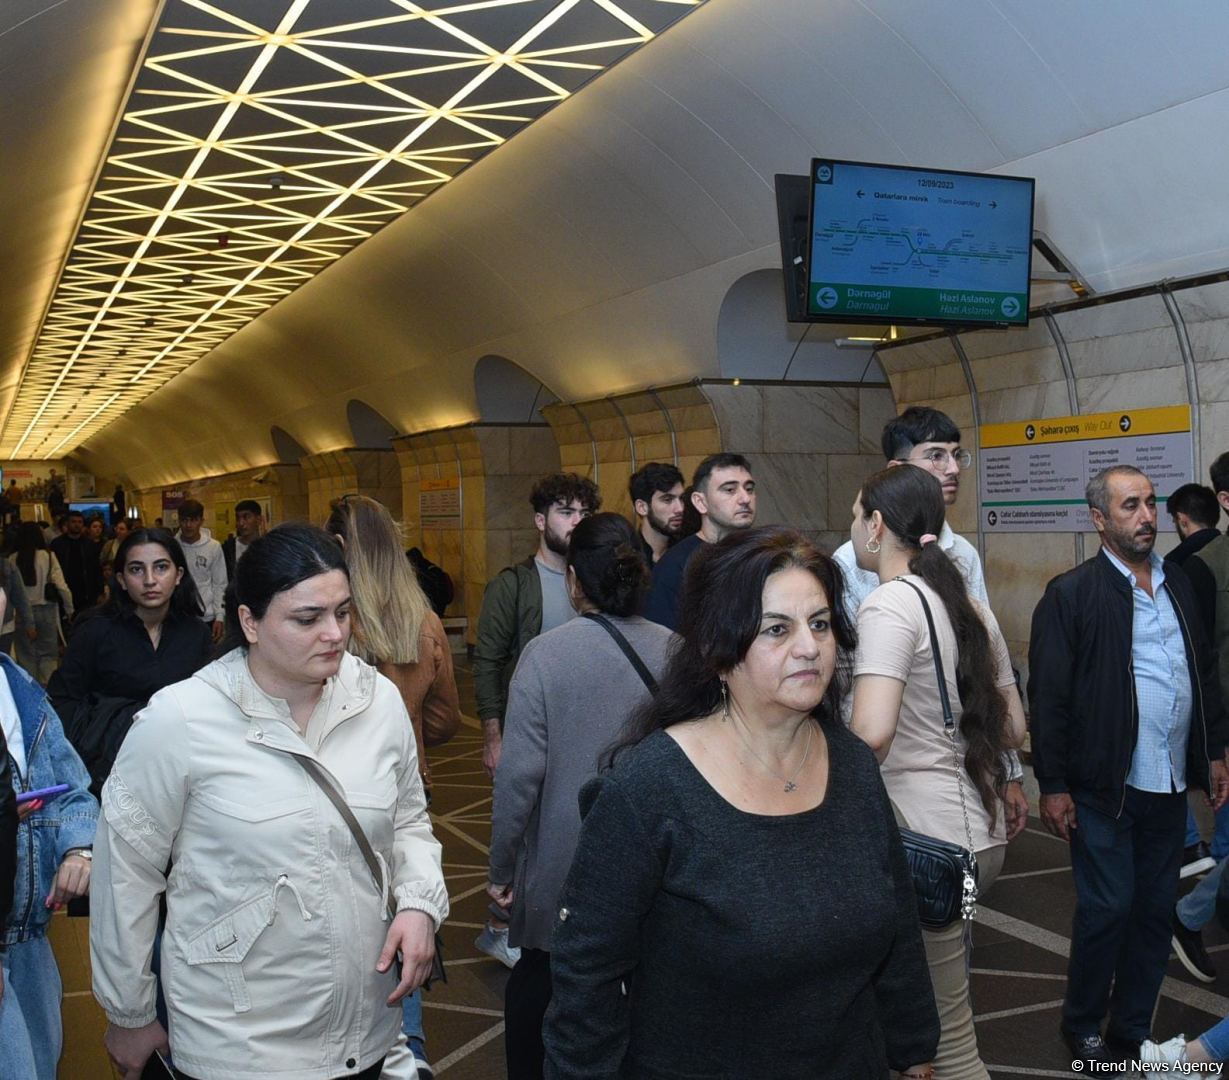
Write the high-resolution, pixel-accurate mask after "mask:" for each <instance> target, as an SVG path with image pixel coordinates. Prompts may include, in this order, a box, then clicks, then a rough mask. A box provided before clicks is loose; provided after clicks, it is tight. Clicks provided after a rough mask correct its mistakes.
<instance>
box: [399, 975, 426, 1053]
mask: <svg viewBox="0 0 1229 1080" xmlns="http://www.w3.org/2000/svg"><path fill="white" fill-rule="evenodd" d="M401 1030H402V1031H404V1032H405V1037H406V1038H407V1039H409V1040H410V1049H411V1050H414V1049H415V1046H414V1040H415V1039H417V1040H418V1045H419V1048H421V1046H422V1045H423V1044H424V1043H425V1042H426V1037H425V1036H424V1035H423V1033H422V991H421V990H415V991H414V993H412V994H406V996H405V997H403V998H402V999H401ZM415 1056H417V1055H415Z"/></svg>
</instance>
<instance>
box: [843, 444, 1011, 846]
mask: <svg viewBox="0 0 1229 1080" xmlns="http://www.w3.org/2000/svg"><path fill="white" fill-rule="evenodd" d="M876 510H878V511H879V513H880V514H881V515H882V517H883V523H884V525H885V526H887V529H888V531H889V532H890V533H891V534H892V535H893V536H894V537H896V540H897V543H899V544H900V545H901V546H902V547H903V548H904V549H905V550H906V551H908V552H909V572H910V573H913V574H916V575H917V576H918V577H920V578H921V579H922V580H923V581H924V582H926V584H927V585H929V586H930V587H931V588H932V589H934V591H935V592H936V593H938V594H939V599H940V600H942V601H943V608H944V610H945V611H946V613H947V617H948V620H949V621H950V622H951V624H952V631H953V632H954V633H955V635H956V651H957V660H956V689H957V691H958V693H959V694H960V710H961V712H960V733H961V734H962V735H963V736H964V738H965V744H966V749H965V756H964V761H965V768H966V769H967V770H968V773H969V777H970V779H972V781H973V783H974V785H975V786H976V787H977V791H978V794H980V795H981V801H982V805H983V806H985V808H986V811H987V813H989V815H990V822H991V825H992V826H993V824H994V823H995V821H996V820H997V819H998V795H997V789H998V788H999V787H1000V786H1001V785H1002V784H1003V783H1004V782H1005V781H1006V779H1007V774H1006V770H1005V768H1004V766H1003V757H1002V755H1003V751H1004V750H1006V749H1007V741H1006V731H1007V704H1006V702H1004V700H1003V695H1002V693H1001V692H1000V690H999V688H998V687H997V686H996V685H995V676H996V670H995V660H994V650H993V649H992V648H991V645H990V634H989V632H988V631H987V630H986V624H985V623H984V622H983V621H982V618H981V615H980V614H979V613H978V611H977V608H975V607H974V606H973V602H972V601H971V600H970V599H969V593H968V589H967V588H966V587H965V583H964V578H963V577H962V576H961V574H960V571H959V569H957V567H956V564H955V563H953V562H952V560H951V558H950V557H949V556H948V554H947V552H946V551H944V550H943V549H942V548H941V547H940V546H939V545H938V544H937V543H930V544H927V545H926V546H925V547H923V546H922V545H921V538H922V537H923V536H925V535H927V533H930V534H932V535H934V536H938V535H939V533H940V532H941V531H942V529H943V518H944V508H943V488H942V486H941V485H940V484H939V481H938V480H937V479H936V478H935V477H934V476H933V475H932V474H931V473H929V472H927V471H926V470H925V469H918V468H913V467H905V466H901V467H898V468H894V469H884V470H883V471H881V472H877V473H875V475H874V476H871V477H868V478H867V479H866V480H865V481H864V482H863V484H862V513H863V515H864V516H865V517H868V518H869V517H870V516H871V514H873V513H874V512H875V511H876ZM927 674H928V676H930V675H931V673H930V672H928V673H927Z"/></svg>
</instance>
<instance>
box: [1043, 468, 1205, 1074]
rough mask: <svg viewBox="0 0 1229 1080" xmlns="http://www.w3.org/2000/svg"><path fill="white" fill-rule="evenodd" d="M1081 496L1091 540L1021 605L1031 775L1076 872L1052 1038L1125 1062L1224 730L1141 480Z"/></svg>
mask: <svg viewBox="0 0 1229 1080" xmlns="http://www.w3.org/2000/svg"><path fill="white" fill-rule="evenodd" d="M1086 495H1087V499H1088V506H1089V512H1090V515H1091V517H1092V523H1093V525H1094V527H1095V528H1096V530H1097V532H1098V533H1099V534H1100V537H1101V550H1100V552H1098V554H1097V555H1096V556H1094V557H1093V558H1091V559H1089V560H1088V561H1086V562H1084V563H1083V564H1081V565H1080V566H1077V567H1076V568H1075V569H1074V570H1069V571H1068V572H1067V573H1065V574H1060V575H1059V576H1058V577H1056V578H1055V579H1054V580H1053V581H1051V582H1050V583H1049V585H1048V586H1047V587H1046V591H1045V595H1044V596H1043V597H1042V600H1041V602H1040V603H1039V604H1038V605H1037V609H1036V611H1034V612H1033V626H1032V634H1031V636H1030V642H1029V685H1028V692H1029V700H1030V703H1031V705H1032V715H1031V718H1030V729H1031V733H1032V750H1033V770H1034V772H1035V773H1036V776H1037V782H1038V784H1039V786H1040V788H1041V819H1042V822H1043V823H1044V824H1045V826H1046V828H1047V829H1049V830H1050V832H1052V833H1053V834H1054V835H1055V836H1059V837H1061V838H1062V839H1063V840H1067V841H1068V842H1069V843H1070V844H1071V868H1072V873H1073V876H1074V878H1075V889H1076V908H1075V925H1074V928H1073V930H1072V934H1071V956H1070V962H1069V965H1068V968H1067V993H1066V998H1065V1000H1064V1002H1063V1014H1062V1017H1063V1018H1062V1036H1063V1038H1064V1040H1065V1041H1066V1043H1067V1045H1068V1047H1069V1048H1070V1050H1071V1053H1072V1056H1073V1057H1075V1058H1079V1059H1081V1060H1082V1061H1084V1062H1098V1063H1101V1062H1123V1061H1138V1060H1139V1052H1140V1043H1141V1042H1143V1041H1144V1040H1145V1039H1149V1038H1151V1031H1150V1026H1151V1023H1152V1012H1153V1009H1154V1007H1155V1005H1156V999H1157V994H1158V993H1159V992H1160V988H1161V981H1162V979H1163V978H1164V976H1165V964H1166V961H1167V960H1168V957H1169V939H1170V932H1171V919H1172V917H1173V908H1174V903H1175V901H1176V900H1177V893H1178V873H1179V869H1180V867H1181V864H1182V844H1183V839H1184V832H1185V820H1186V789H1187V786H1188V785H1192V786H1194V787H1198V788H1201V789H1203V790H1204V791H1206V792H1208V793H1209V801H1210V802H1211V803H1212V805H1213V806H1215V807H1219V806H1221V805H1222V804H1223V803H1224V802H1225V800H1226V798H1227V797H1229V771H1227V770H1226V767H1225V762H1224V755H1225V744H1226V739H1227V737H1229V728H1227V725H1226V718H1225V714H1224V711H1223V709H1222V706H1221V695H1220V687H1219V684H1218V682H1217V678H1216V660H1215V657H1214V655H1213V653H1212V648H1211V644H1210V643H1209V641H1208V638H1207V633H1206V631H1205V629H1204V626H1203V623H1202V622H1201V620H1200V618H1199V616H1198V609H1197V606H1196V602H1195V595H1194V590H1193V589H1192V588H1191V584H1190V582H1189V581H1188V580H1187V578H1186V576H1185V575H1184V574H1183V573H1182V571H1181V570H1180V569H1179V568H1178V567H1176V566H1173V565H1172V564H1169V565H1166V564H1165V563H1163V562H1162V560H1161V558H1160V556H1159V555H1157V554H1156V553H1155V552H1154V551H1153V546H1154V545H1155V543H1156V493H1155V491H1154V490H1153V487H1152V482H1151V481H1150V480H1149V479H1148V477H1147V476H1145V475H1144V474H1143V473H1142V472H1140V471H1139V470H1138V469H1136V468H1133V467H1132V466H1129V465H1115V466H1113V467H1111V468H1108V469H1104V470H1102V471H1101V472H1100V473H1098V474H1097V475H1096V476H1095V477H1093V479H1092V480H1091V481H1090V482H1089V484H1088V488H1087V492H1086ZM1111 988H1112V992H1111ZM1107 1015H1108V1018H1109V1020H1108V1024H1107V1025H1106V1028H1105V1031H1104V1033H1103V1032H1102V1028H1101V1024H1102V1021H1103V1020H1105V1018H1106V1016H1107ZM1089 1068H1096V1066H1094V1065H1090V1066H1089Z"/></svg>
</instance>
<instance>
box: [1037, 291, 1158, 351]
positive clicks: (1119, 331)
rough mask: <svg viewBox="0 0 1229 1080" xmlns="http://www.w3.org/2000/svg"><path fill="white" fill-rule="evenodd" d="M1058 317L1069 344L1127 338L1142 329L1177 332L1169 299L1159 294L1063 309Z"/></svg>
mask: <svg viewBox="0 0 1229 1080" xmlns="http://www.w3.org/2000/svg"><path fill="white" fill-rule="evenodd" d="M1178 295H1182V294H1178ZM1054 319H1055V321H1056V322H1057V323H1058V329H1059V333H1061V334H1062V336H1063V339H1064V340H1065V341H1066V342H1067V344H1068V347H1070V346H1071V345H1072V344H1078V343H1079V342H1082V341H1089V340H1091V339H1093V338H1116V337H1123V336H1128V335H1131V334H1136V333H1139V332H1140V331H1142V330H1154V329H1167V330H1169V332H1170V333H1171V334H1172V333H1173V323H1172V322H1171V321H1170V319H1169V312H1167V311H1166V310H1165V301H1164V300H1162V299H1161V297H1159V296H1137V297H1136V298H1135V299H1133V300H1123V301H1120V302H1119V303H1116V304H1103V305H1098V306H1097V307H1090V308H1083V309H1080V310H1076V311H1060V312H1057V313H1056V314H1055V316H1054Z"/></svg>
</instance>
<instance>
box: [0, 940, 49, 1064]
mask: <svg viewBox="0 0 1229 1080" xmlns="http://www.w3.org/2000/svg"><path fill="white" fill-rule="evenodd" d="M0 966H3V968H4V997H2V998H0V1080H56V1075H55V1074H56V1064H57V1063H58V1062H59V1060H60V1049H61V1048H62V1047H63V1045H64V1031H63V1028H62V1026H61V1021H60V996H61V989H62V987H61V984H60V969H59V968H57V967H56V965H55V956H54V955H53V954H52V952H51V945H50V943H49V942H48V941H47V939H46V938H45V937H37V938H34V939H32V940H30V941H23V942H21V944H19V945H10V946H9V947H8V949H7V950H6V951H5V952H4V953H2V954H0Z"/></svg>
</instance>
